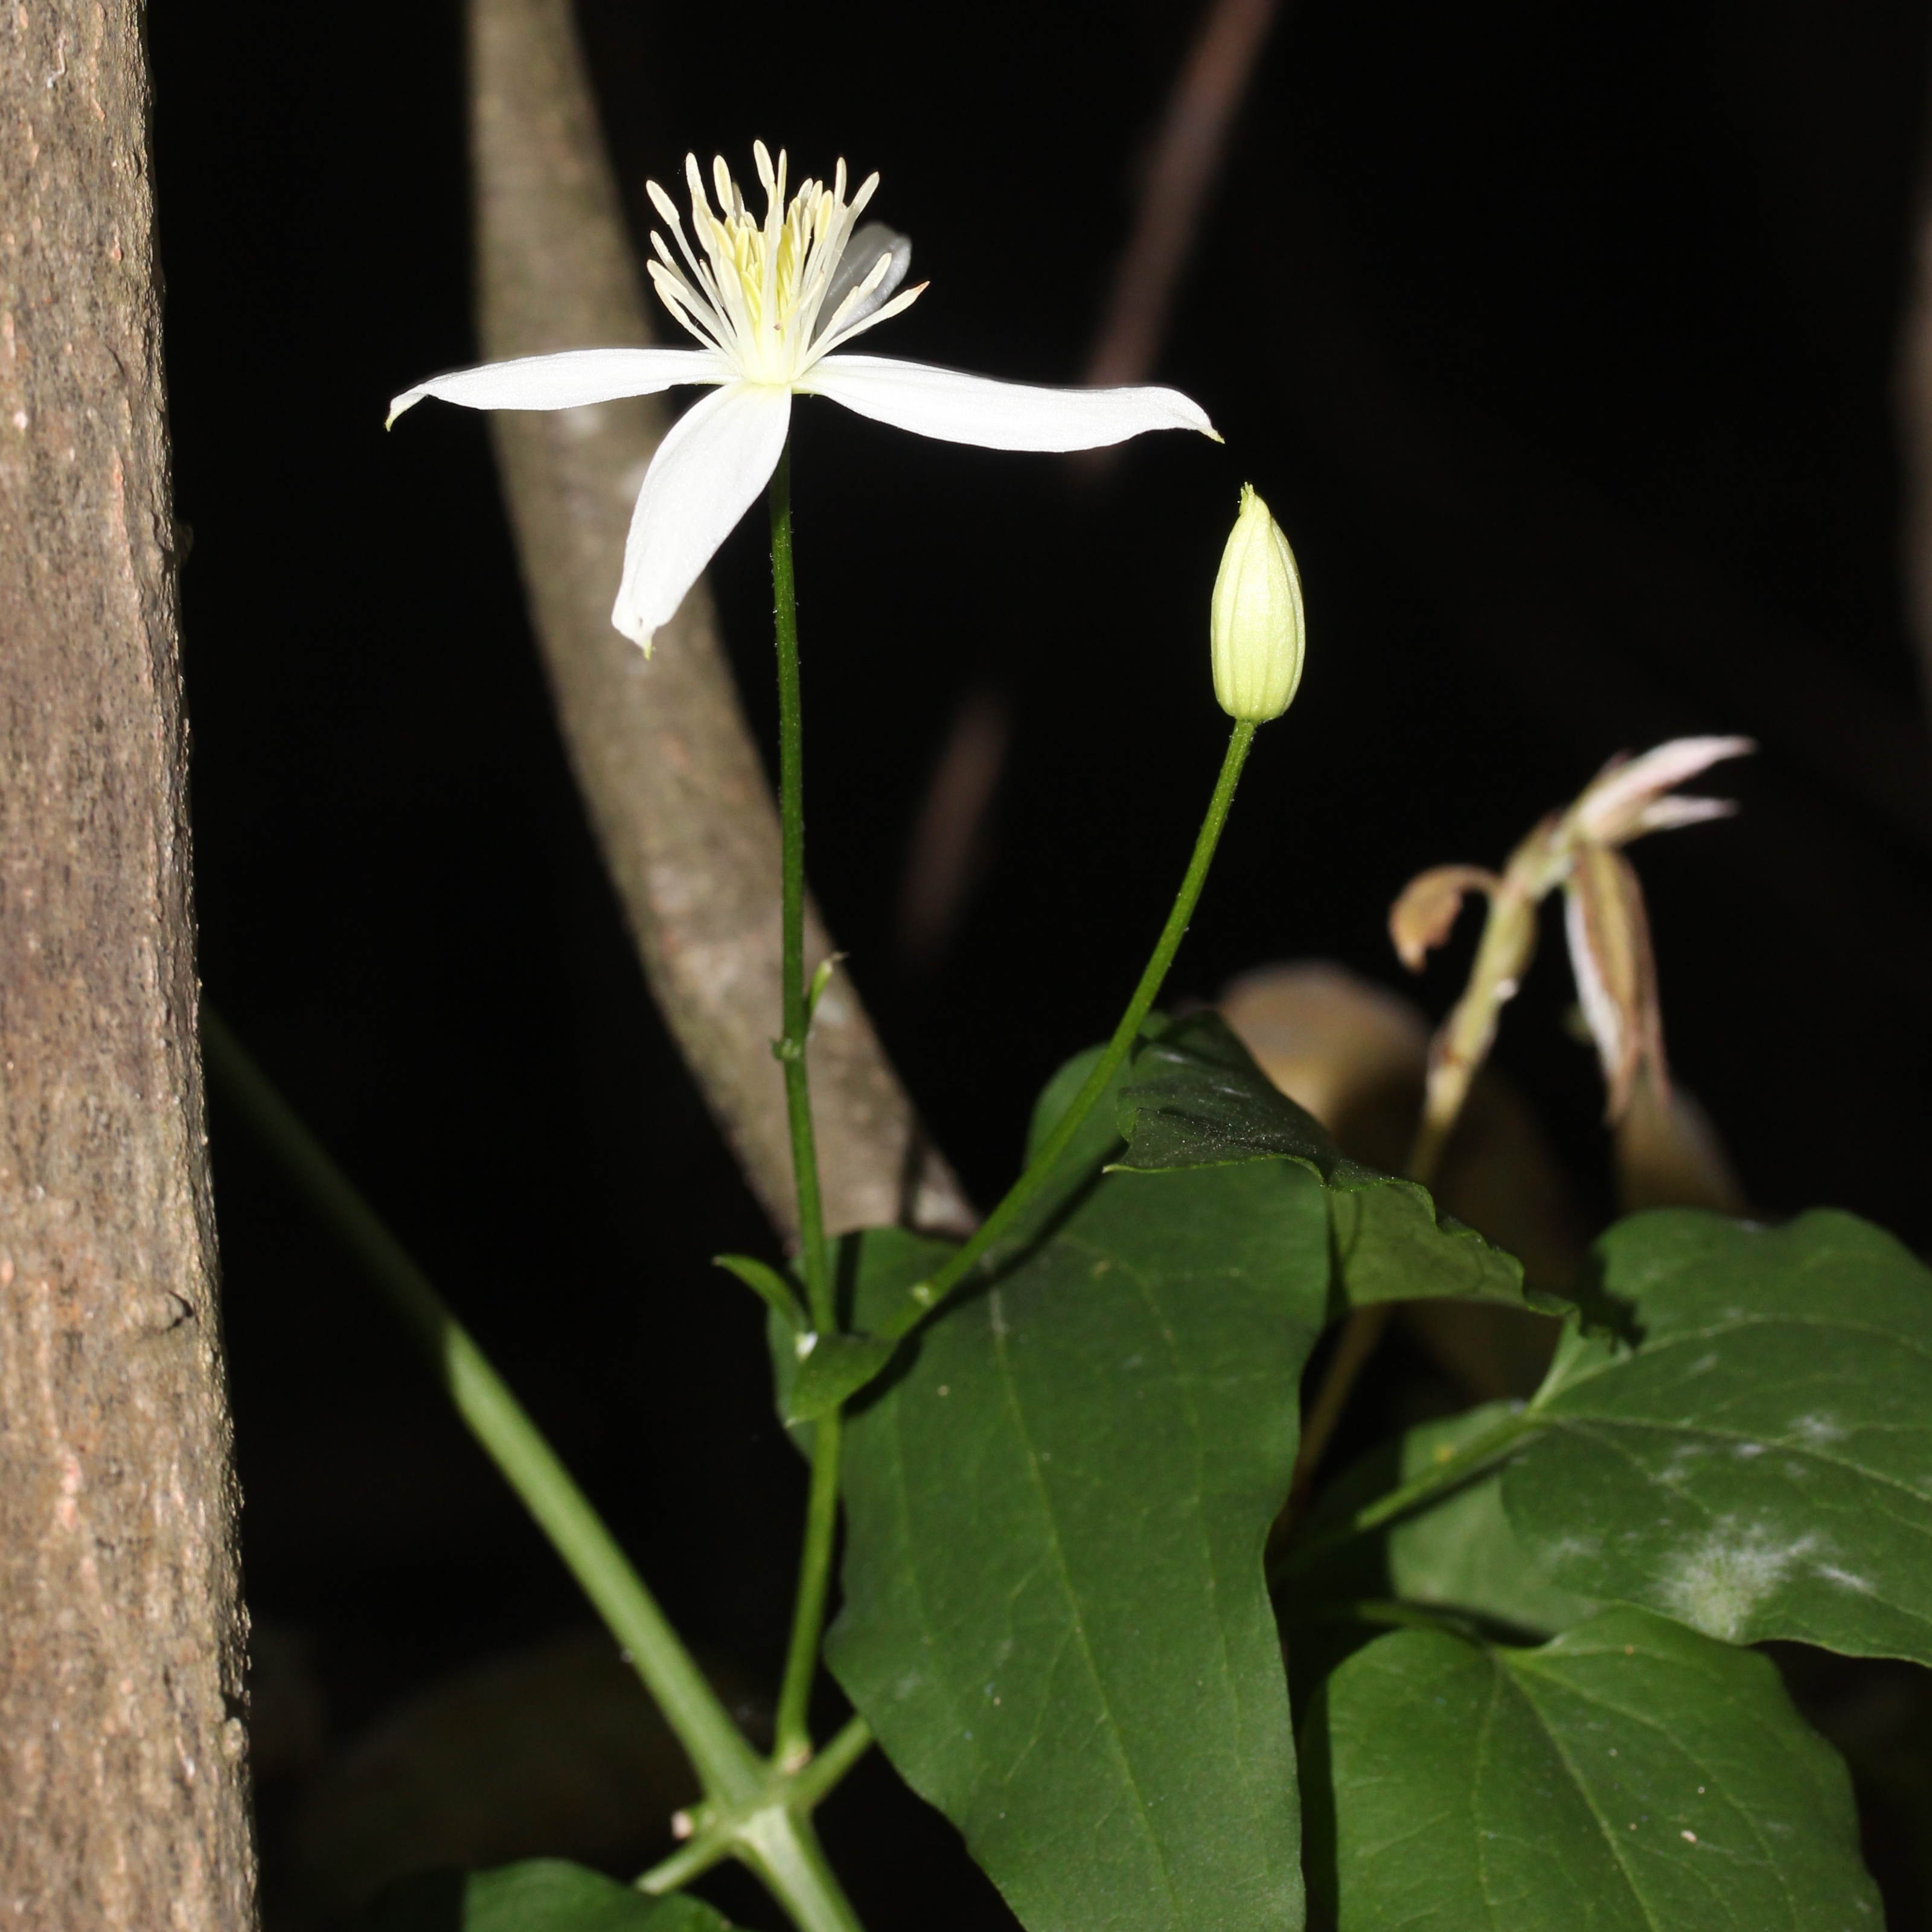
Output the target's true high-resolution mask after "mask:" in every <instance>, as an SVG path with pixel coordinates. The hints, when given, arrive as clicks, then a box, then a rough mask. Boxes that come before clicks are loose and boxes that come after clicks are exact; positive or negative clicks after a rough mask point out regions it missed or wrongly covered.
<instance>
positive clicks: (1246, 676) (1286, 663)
mask: <svg viewBox="0 0 1932 1932" xmlns="http://www.w3.org/2000/svg"><path fill="white" fill-rule="evenodd" d="M1208 628H1209V631H1210V634H1211V637H1212V640H1213V644H1214V695H1215V696H1216V697H1217V698H1219V699H1220V701H1221V709H1223V711H1225V712H1227V713H1228V715H1229V716H1230V717H1232V718H1238V719H1239V720H1240V721H1241V722H1242V723H1244V724H1266V723H1267V722H1268V720H1269V719H1270V718H1279V717H1280V715H1281V714H1282V713H1283V712H1284V711H1286V709H1288V707H1289V705H1291V704H1292V703H1294V701H1295V688H1296V687H1297V686H1298V685H1299V684H1300V683H1301V660H1302V655H1303V652H1304V647H1305V645H1306V642H1307V637H1306V631H1305V628H1304V621H1303V617H1302V610H1301V574H1300V572H1299V571H1297V570H1296V568H1295V553H1294V551H1292V550H1290V549H1289V547H1288V539H1287V538H1286V537H1285V536H1284V535H1283V534H1282V531H1281V526H1280V524H1279V523H1277V522H1276V521H1275V520H1274V517H1271V516H1270V515H1269V514H1268V505H1266V504H1265V503H1264V502H1262V499H1260V497H1259V496H1256V493H1255V489H1254V485H1253V484H1247V485H1245V486H1244V487H1243V489H1242V491H1241V514H1240V515H1239V516H1238V517H1236V518H1235V527H1234V528H1233V529H1232V530H1231V531H1229V533H1228V547H1227V548H1226V550H1223V552H1222V553H1221V574H1220V575H1219V576H1218V577H1216V578H1215V580H1214V603H1213V604H1212V606H1211V609H1210V612H1209V617H1208Z"/></svg>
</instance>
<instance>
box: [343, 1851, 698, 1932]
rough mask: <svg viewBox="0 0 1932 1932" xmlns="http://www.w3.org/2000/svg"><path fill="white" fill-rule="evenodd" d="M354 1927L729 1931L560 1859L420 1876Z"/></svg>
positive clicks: (419, 1931)
mask: <svg viewBox="0 0 1932 1932" xmlns="http://www.w3.org/2000/svg"><path fill="white" fill-rule="evenodd" d="M356 1932H727V1927H726V1924H725V1921H724V1920H723V1919H722V1918H720V1917H719V1916H718V1914H717V1913H716V1912H714V1911H713V1910H712V1909H711V1907H710V1906H708V1905H706V1904H705V1903H703V1900H701V1899H696V1898H692V1897H689V1896H688V1894H684V1893H681V1892H678V1893H673V1894H671V1896H670V1897H668V1898H650V1897H646V1895H645V1894H643V1892H640V1891H637V1889H636V1888H634V1886H631V1885H619V1883H618V1882H617V1881H616V1879H613V1878H606V1877H605V1876H604V1874H603V1873H601V1872H594V1871H591V1870H588V1869H587V1868H586V1867H584V1866H583V1865H574V1864H568V1863H567V1862H566V1861H565V1860H563V1859H562V1858H532V1859H530V1860H529V1861H527V1862H526V1863H524V1864H516V1865H504V1866H502V1867H499V1868H498V1869H497V1870H495V1871H483V1872H460V1871H438V1872H419V1873H416V1875H415V1876H413V1877H410V1878H406V1879H401V1880H399V1881H398V1882H397V1883H396V1884H395V1885H392V1886H390V1887H389V1889H388V1890H387V1891H385V1892H384V1893H383V1894H382V1896H381V1897H379V1898H377V1900H375V1901H374V1903H372V1904H371V1905H369V1906H365V1908H364V1909H363V1910H362V1912H361V1913H360V1914H359V1916H358V1918H357V1919H356Z"/></svg>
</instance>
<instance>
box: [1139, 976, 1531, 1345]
mask: <svg viewBox="0 0 1932 1932" xmlns="http://www.w3.org/2000/svg"><path fill="white" fill-rule="evenodd" d="M1115 1126H1116V1127H1117V1129H1118V1132H1119V1133H1121V1135H1122V1136H1124V1137H1125V1139H1127V1143H1128V1145H1127V1151H1126V1152H1125V1153H1124V1154H1122V1155H1121V1158H1120V1161H1119V1163H1118V1164H1119V1165H1120V1166H1121V1167H1124V1168H1127V1169H1139V1170H1154V1169H1172V1168H1195V1167H1217V1166H1233V1165H1239V1164H1241V1163H1247V1162H1251V1161H1262V1160H1285V1161H1292V1162H1294V1163H1297V1164H1298V1166H1302V1167H1305V1168H1307V1169H1308V1170H1309V1172H1310V1173H1312V1174H1313V1175H1315V1176H1316V1178H1318V1179H1319V1181H1321V1183H1322V1186H1323V1187H1324V1189H1325V1190H1326V1191H1327V1193H1328V1208H1329V1214H1330V1217H1331V1221H1332V1223H1333V1224H1334V1245H1335V1262H1336V1271H1335V1282H1334V1288H1335V1292H1336V1295H1337V1298H1338V1301H1339V1303H1340V1306H1342V1307H1353V1308H1360V1307H1364V1306H1365V1305H1366V1304H1369V1303H1370V1302H1376V1301H1416V1300H1420V1299H1422V1298H1427V1297H1431V1296H1437V1295H1454V1296H1457V1297H1460V1298H1462V1299H1463V1300H1465V1301H1505V1302H1511V1303H1514V1304H1516V1305H1517V1306H1518V1307H1523V1306H1529V1307H1532V1308H1534V1309H1535V1310H1538V1312H1539V1313H1544V1314H1552V1315H1554V1314H1561V1313H1564V1312H1565V1308H1566V1304H1563V1303H1562V1302H1559V1301H1555V1300H1554V1299H1553V1298H1550V1297H1548V1296H1546V1295H1539V1294H1536V1293H1533V1292H1526V1291H1525V1289H1524V1288H1523V1266H1522V1264H1521V1263H1520V1262H1518V1261H1517V1260H1516V1259H1515V1258H1514V1256H1510V1255H1506V1254H1505V1253H1503V1252H1502V1250H1500V1249H1499V1248H1493V1247H1490V1244H1489V1243H1488V1242H1487V1241H1484V1239H1483V1238H1482V1236H1481V1235H1479V1234H1478V1233H1477V1232H1476V1231H1475V1229H1473V1228H1466V1227H1465V1226H1463V1224H1462V1223H1461V1222H1460V1221H1458V1220H1455V1219H1454V1217H1452V1216H1450V1215H1446V1214H1438V1213H1437V1212H1436V1204H1435V1202H1434V1201H1433V1199H1431V1198H1430V1194H1429V1192H1428V1190H1427V1189H1426V1188H1424V1187H1421V1185H1420V1184H1418V1183H1417V1182H1415V1181H1403V1180H1399V1179H1397V1178H1396V1177H1394V1175H1387V1174H1380V1173H1378V1172H1376V1170H1375V1169H1373V1168H1369V1167H1364V1166H1361V1164H1360V1163H1358V1162H1355V1161H1352V1160H1349V1158H1348V1157H1347V1156H1346V1154H1343V1152H1342V1151H1341V1149H1340V1148H1338V1147H1337V1145H1335V1143H1334V1141H1333V1140H1332V1139H1330V1137H1329V1135H1328V1130H1327V1129H1326V1128H1325V1127H1323V1126H1322V1123H1321V1122H1320V1121H1318V1120H1317V1119H1316V1118H1315V1116H1314V1115H1313V1114H1310V1113H1309V1112H1307V1110H1306V1109H1303V1108H1301V1107H1298V1106H1296V1105H1295V1103H1294V1102H1293V1101H1292V1100H1290V1099H1289V1097H1288V1096H1287V1095H1286V1094H1284V1093H1283V1092H1282V1091H1280V1088H1277V1086H1276V1085H1274V1082H1272V1081H1271V1080H1270V1079H1268V1076H1267V1075H1266V1074H1265V1073H1263V1072H1262V1070H1261V1069H1260V1067H1258V1066H1257V1065H1256V1064H1255V1061H1254V1058H1253V1055H1251V1054H1250V1052H1248V1050H1247V1048H1246V1047H1244V1046H1243V1045H1242V1044H1241V1042H1240V1041H1239V1040H1237V1039H1236V1038H1235V1035H1234V1034H1233V1033H1232V1031H1230V1030H1229V1027H1228V1025H1227V1022H1226V1021H1225V1020H1223V1019H1222V1018H1221V1017H1220V1015H1219V1014H1218V1013H1195V1014H1191V1015H1190V1016H1189V1017H1188V1018H1187V1019H1183V1020H1177V1021H1176V1022H1174V1024H1173V1025H1171V1026H1169V1028H1167V1029H1166V1031H1164V1032H1163V1034H1161V1035H1160V1037H1159V1038H1158V1039H1157V1040H1152V1041H1150V1042H1149V1043H1148V1044H1146V1045H1145V1046H1142V1047H1141V1048H1140V1049H1139V1050H1138V1052H1136V1055H1135V1058H1134V1060H1133V1065H1132V1070H1131V1073H1130V1076H1129V1078H1128V1079H1127V1083H1126V1085H1125V1086H1124V1088H1123V1089H1122V1091H1121V1095H1120V1099H1119V1101H1118V1105H1117V1107H1116V1109H1115ZM1338 1312H1339V1311H1338Z"/></svg>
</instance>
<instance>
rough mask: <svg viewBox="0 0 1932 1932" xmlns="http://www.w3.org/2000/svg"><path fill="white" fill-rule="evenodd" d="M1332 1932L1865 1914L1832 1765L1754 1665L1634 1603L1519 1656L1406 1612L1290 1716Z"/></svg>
mask: <svg viewBox="0 0 1932 1932" xmlns="http://www.w3.org/2000/svg"><path fill="white" fill-rule="evenodd" d="M1301 1759H1302V1765H1303V1770H1304V1780H1305V1785H1304V1788H1305V1789H1306V1790H1307V1793H1308V1838H1309V1851H1310V1858H1309V1873H1310V1892H1311V1894H1312V1900H1313V1903H1314V1904H1315V1905H1316V1909H1317V1915H1318V1918H1319V1917H1320V1915H1321V1914H1322V1911H1323V1910H1324V1909H1325V1910H1326V1912H1328V1914H1329V1915H1331V1917H1330V1922H1331V1923H1338V1924H1339V1925H1340V1927H1341V1932H1395V1928H1397V1927H1400V1928H1401V1929H1402V1932H1472V1928H1474V1927H1479V1926H1480V1927H1484V1928H1485V1932H1577V1928H1579V1927H1586V1926H1587V1927H1591V1928H1592V1932H1771V1928H1772V1927H1776V1928H1778V1932H1853V1929H1854V1928H1856V1932H1879V1928H1880V1927H1882V1924H1883V1923H1884V1920H1883V1917H1882V1912H1881V1909H1880V1907H1879V1900H1878V1897H1877V1894H1876V1891H1875V1890H1874V1888H1873V1885H1872V1883H1871V1881H1870V1878H1869V1877H1868V1876H1867V1875H1866V1873H1865V1872H1864V1868H1863V1867H1862V1866H1861V1864H1860V1863H1859V1859H1858V1820H1857V1817H1856V1816H1855V1813H1854V1811H1853V1809H1852V1794H1851V1786H1850V1781H1849V1779H1848V1778H1847V1777H1846V1774H1845V1769H1844V1766H1843V1764H1842V1763H1841V1762H1840V1761H1839V1760H1838V1756H1837V1754H1835V1752H1834V1751H1832V1748H1831V1747H1830V1746H1829V1745H1827V1744H1826V1742H1824V1740H1823V1739H1821V1738H1820V1737H1818V1736H1817V1735H1816V1734H1815V1733H1813V1732H1811V1730H1808V1728H1807V1727H1806V1726H1805V1722H1804V1721H1803V1720H1802V1718H1800V1717H1799V1715H1798V1714H1797V1712H1796V1711H1795V1710H1794V1709H1793V1708H1792V1705H1791V1703H1790V1700H1789V1698H1787V1696H1786V1695H1785V1693H1784V1686H1783V1685H1782V1684H1781V1682H1780V1681H1779V1679H1778V1673H1777V1671H1776V1670H1775V1668H1774V1667H1772V1664H1770V1663H1769V1661H1768V1660H1766V1658H1762V1657H1758V1656H1754V1655H1752V1654H1751V1652H1747V1651H1740V1650H1734V1649H1731V1648H1730V1646H1727V1645H1724V1644H1720V1643H1713V1642H1712V1641H1711V1640H1709V1638H1706V1637H1700V1636H1698V1635H1697V1634H1696V1633H1695V1632H1694V1631H1688V1630H1685V1629H1684V1628H1682V1627H1681V1626H1680V1625H1676V1624H1673V1623H1670V1622H1666V1621H1664V1619H1661V1618H1657V1617H1652V1616H1647V1615H1646V1613H1643V1611H1641V1610H1611V1611H1607V1612H1605V1613H1604V1614H1603V1615H1601V1616H1597V1617H1594V1618H1592V1619H1590V1620H1589V1622H1586V1623H1584V1624H1581V1625H1578V1626H1577V1628H1575V1629H1574V1630H1572V1631H1568V1632H1567V1633H1566V1634H1564V1635H1563V1636H1562V1637H1558V1638H1557V1639H1556V1640H1555V1641H1554V1642H1553V1643H1548V1644H1546V1645H1544V1646H1543V1647H1542V1648H1541V1649H1538V1650H1511V1649H1500V1648H1498V1647H1496V1646H1490V1645H1485V1644H1481V1643H1473V1642H1470V1641H1468V1640H1466V1639H1464V1638H1463V1637H1459V1636H1456V1635H1453V1634H1450V1633H1448V1632H1446V1631H1431V1630H1409V1631H1400V1632H1399V1633H1397V1634H1395V1635H1394V1636H1390V1637H1382V1638H1380V1639H1379V1640H1377V1641H1376V1642H1375V1643H1372V1644H1370V1645H1369V1646H1367V1648H1366V1649H1362V1650H1360V1651H1358V1652H1356V1653H1355V1655H1353V1656H1352V1658H1349V1661H1347V1662H1346V1663H1345V1664H1342V1665H1341V1666H1340V1667H1339V1668H1338V1669H1337V1670H1336V1671H1335V1672H1334V1674H1333V1675H1332V1676H1331V1677H1330V1678H1329V1679H1328V1682H1327V1683H1326V1684H1325V1685H1324V1686H1323V1688H1322V1691H1321V1692H1320V1694H1319V1695H1318V1696H1317V1697H1316V1699H1315V1700H1314V1702H1313V1705H1312V1706H1311V1708H1310V1712H1309V1714H1308V1716H1307V1720H1306V1721H1305V1723H1304V1727H1303V1730H1302V1751H1301Z"/></svg>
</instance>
